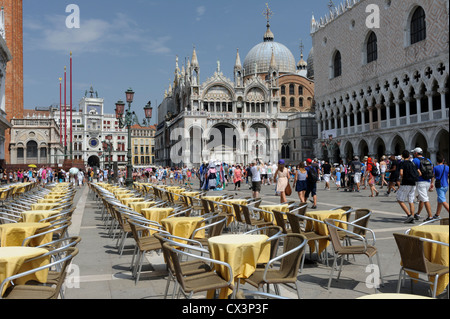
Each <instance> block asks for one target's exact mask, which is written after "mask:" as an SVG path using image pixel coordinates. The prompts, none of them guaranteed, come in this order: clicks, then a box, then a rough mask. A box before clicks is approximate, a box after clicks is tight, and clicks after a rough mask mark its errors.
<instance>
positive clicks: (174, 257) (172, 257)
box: [163, 243, 186, 290]
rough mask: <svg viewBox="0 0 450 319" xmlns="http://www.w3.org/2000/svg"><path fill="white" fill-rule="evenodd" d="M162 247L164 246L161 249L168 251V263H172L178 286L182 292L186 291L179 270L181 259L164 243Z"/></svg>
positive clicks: (182, 276)
mask: <svg viewBox="0 0 450 319" xmlns="http://www.w3.org/2000/svg"><path fill="white" fill-rule="evenodd" d="M163 246H165V247H164V248H163V249H166V250H167V251H168V256H169V258H170V261H169V262H171V263H172V266H173V271H174V272H175V277H176V278H177V281H178V284H179V285H180V286H181V288H182V289H183V290H186V282H185V280H184V275H183V272H182V269H181V260H180V259H181V258H180V257H179V256H178V253H177V250H176V249H175V248H173V247H172V246H171V245H169V244H168V243H164V244H163Z"/></svg>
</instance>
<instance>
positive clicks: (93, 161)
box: [88, 155, 100, 168]
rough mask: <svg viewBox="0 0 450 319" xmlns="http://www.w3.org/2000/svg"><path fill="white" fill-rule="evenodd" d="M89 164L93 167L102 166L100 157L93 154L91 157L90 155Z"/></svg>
mask: <svg viewBox="0 0 450 319" xmlns="http://www.w3.org/2000/svg"><path fill="white" fill-rule="evenodd" d="M88 165H89V166H90V167H93V168H95V167H97V168H98V167H100V159H99V158H98V156H95V155H92V156H91V157H89V159H88Z"/></svg>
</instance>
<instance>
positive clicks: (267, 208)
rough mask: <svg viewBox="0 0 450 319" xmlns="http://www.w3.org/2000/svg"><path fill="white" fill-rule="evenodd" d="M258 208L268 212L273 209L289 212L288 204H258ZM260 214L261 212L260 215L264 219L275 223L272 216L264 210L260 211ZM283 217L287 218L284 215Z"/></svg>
mask: <svg viewBox="0 0 450 319" xmlns="http://www.w3.org/2000/svg"><path fill="white" fill-rule="evenodd" d="M259 208H260V209H262V210H265V211H268V212H273V211H274V210H276V211H279V212H283V213H288V212H289V205H288V204H275V205H260V206H259ZM260 214H261V217H262V218H263V219H264V221H266V222H273V223H274V224H275V225H276V221H275V220H274V216H273V215H272V214H268V213H266V212H260ZM285 218H287V217H286V216H285Z"/></svg>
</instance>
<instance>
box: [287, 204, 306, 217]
mask: <svg viewBox="0 0 450 319" xmlns="http://www.w3.org/2000/svg"><path fill="white" fill-rule="evenodd" d="M307 209H308V204H306V203H300V205H299V206H297V207H293V209H290V210H289V212H290V213H293V214H296V215H301V216H304V215H305V214H306V210H307Z"/></svg>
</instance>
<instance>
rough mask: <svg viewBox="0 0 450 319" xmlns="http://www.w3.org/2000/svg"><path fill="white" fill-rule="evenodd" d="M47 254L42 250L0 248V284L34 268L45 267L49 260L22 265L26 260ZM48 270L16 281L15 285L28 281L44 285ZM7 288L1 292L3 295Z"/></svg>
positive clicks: (37, 260)
mask: <svg viewBox="0 0 450 319" xmlns="http://www.w3.org/2000/svg"><path fill="white" fill-rule="evenodd" d="M46 252H48V251H47V250H46V249H43V248H34V247H1V248H0V283H1V282H3V280H5V279H6V278H8V277H10V276H14V275H16V274H18V273H22V272H25V271H28V270H31V269H34V268H38V267H41V266H45V265H47V264H48V262H49V258H48V257H45V258H42V259H36V260H34V261H31V262H28V263H26V264H24V262H25V261H26V260H28V259H31V258H35V257H38V256H40V255H43V254H45V253H46ZM47 275H48V269H47V270H43V271H39V272H36V273H34V274H32V275H29V276H26V277H23V278H21V279H19V280H17V281H16V282H15V283H16V284H19V285H20V284H24V283H26V282H27V281H29V280H36V281H38V282H41V283H44V282H46V281H47ZM7 288H8V286H5V288H4V290H3V291H1V294H2V295H3V294H4V292H5V290H6V289H7Z"/></svg>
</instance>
